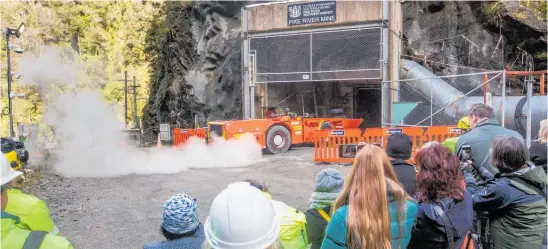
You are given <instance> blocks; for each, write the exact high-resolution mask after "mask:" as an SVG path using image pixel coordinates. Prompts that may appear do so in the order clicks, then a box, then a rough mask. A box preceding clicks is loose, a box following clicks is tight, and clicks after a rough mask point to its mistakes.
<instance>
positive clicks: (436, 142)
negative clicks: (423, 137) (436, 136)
mask: <svg viewBox="0 0 548 249" xmlns="http://www.w3.org/2000/svg"><path fill="white" fill-rule="evenodd" d="M438 144H440V143H439V142H438V141H430V142H427V143H424V144H423V145H422V147H421V149H426V148H430V147H434V146H436V145H438Z"/></svg>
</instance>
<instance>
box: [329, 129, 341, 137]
mask: <svg viewBox="0 0 548 249" xmlns="http://www.w3.org/2000/svg"><path fill="white" fill-rule="evenodd" d="M331 135H332V136H344V130H343V131H337V130H335V131H331Z"/></svg>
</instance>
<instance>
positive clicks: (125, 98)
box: [124, 71, 128, 128]
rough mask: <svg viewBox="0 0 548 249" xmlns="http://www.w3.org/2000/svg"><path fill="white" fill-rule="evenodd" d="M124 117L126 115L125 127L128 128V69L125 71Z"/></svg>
mask: <svg viewBox="0 0 548 249" xmlns="http://www.w3.org/2000/svg"><path fill="white" fill-rule="evenodd" d="M124 113H125V114H124V115H125V116H124V117H125V121H126V122H125V123H124V127H126V128H127V124H128V115H127V71H124Z"/></svg>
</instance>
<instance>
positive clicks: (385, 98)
mask: <svg viewBox="0 0 548 249" xmlns="http://www.w3.org/2000/svg"><path fill="white" fill-rule="evenodd" d="M389 15H390V12H389V1H388V0H383V1H382V17H383V20H382V24H383V25H382V41H381V43H382V48H383V49H382V50H383V51H382V63H383V65H382V69H383V78H382V82H383V83H382V88H381V92H382V93H381V96H382V101H381V104H382V106H381V113H382V114H381V115H382V123H383V124H388V123H391V120H390V119H391V118H390V117H391V113H390V109H391V108H390V97H391V96H390V95H391V91H390V71H389V59H390V58H389V54H388V50H389V49H390V44H389V35H390V30H389V28H388V27H387V21H388V20H389Z"/></svg>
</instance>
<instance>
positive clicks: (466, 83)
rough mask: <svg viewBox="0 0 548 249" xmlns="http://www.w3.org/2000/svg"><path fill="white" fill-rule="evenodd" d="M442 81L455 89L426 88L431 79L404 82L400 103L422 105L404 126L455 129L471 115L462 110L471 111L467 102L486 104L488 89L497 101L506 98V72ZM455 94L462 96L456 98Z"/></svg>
mask: <svg viewBox="0 0 548 249" xmlns="http://www.w3.org/2000/svg"><path fill="white" fill-rule="evenodd" d="M440 79H441V80H443V81H445V82H446V83H448V84H449V85H450V86H451V87H452V88H454V89H448V88H445V87H438V86H434V85H430V86H431V87H427V88H425V87H424V86H425V84H429V83H428V82H431V81H430V80H431V79H415V80H402V81H400V88H401V91H400V102H404V103H405V102H407V103H417V104H418V105H417V107H415V108H414V109H413V110H412V111H411V112H409V113H408V114H407V115H406V116H405V118H404V119H403V120H402V123H403V124H405V125H413V126H414V125H419V126H428V125H455V124H457V122H458V120H459V118H461V117H460V115H462V113H463V112H466V111H467V110H459V108H461V109H463V108H466V107H468V106H467V105H462V102H464V100H466V99H468V100H470V101H471V99H473V100H474V102H479V103H483V98H484V87H486V88H487V91H488V92H489V93H491V95H492V96H493V97H495V96H502V94H503V92H502V86H503V77H502V72H488V73H477V74H473V75H452V76H444V77H443V78H440ZM383 84H389V83H383ZM455 91H457V92H460V93H461V94H460V95H459V94H455ZM458 96H462V99H463V101H461V100H459V99H458V98H455V97H458ZM457 112H458V113H459V114H457Z"/></svg>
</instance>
